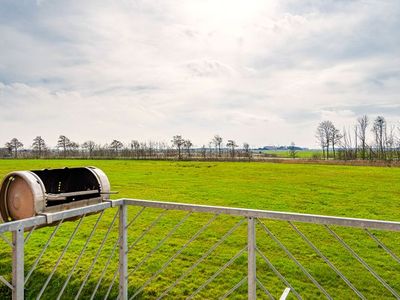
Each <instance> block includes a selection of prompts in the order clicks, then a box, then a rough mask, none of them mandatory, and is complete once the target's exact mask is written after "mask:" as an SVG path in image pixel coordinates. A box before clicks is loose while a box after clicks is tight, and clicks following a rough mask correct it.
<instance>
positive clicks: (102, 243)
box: [75, 210, 119, 300]
mask: <svg viewBox="0 0 400 300" xmlns="http://www.w3.org/2000/svg"><path fill="white" fill-rule="evenodd" d="M118 212H119V211H118V210H116V212H115V214H114V217H113V219H112V221H111V223H110V225H109V227H108V229H107V232H106V234H105V235H104V238H103V240H102V241H101V244H100V246H99V248H98V249H97V251H96V254H95V256H94V258H93V261H92V263H91V264H90V267H89V270H88V271H87V273H86V275H85V278H84V280H83V282H82V283H81V286H80V287H79V290H78V293H77V294H76V296H75V300H76V299H78V298H79V296H80V294H81V292H82V290H83V288H84V286H85V284H86V281H87V280H88V278H89V276H90V274H91V273H92V270H93V268H94V265H95V264H96V262H97V259H98V257H99V255H100V253H101V250H102V249H103V247H104V244H105V242H106V240H107V238H108V236H109V234H110V232H111V229H112V228H113V226H114V223H115V220H116V219H117V215H118Z"/></svg>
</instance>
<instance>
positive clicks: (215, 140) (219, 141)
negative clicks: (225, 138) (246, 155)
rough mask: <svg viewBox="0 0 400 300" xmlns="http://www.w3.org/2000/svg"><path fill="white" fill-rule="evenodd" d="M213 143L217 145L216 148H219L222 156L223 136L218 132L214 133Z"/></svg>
mask: <svg viewBox="0 0 400 300" xmlns="http://www.w3.org/2000/svg"><path fill="white" fill-rule="evenodd" d="M212 141H213V143H214V145H215V149H218V156H219V157H221V144H222V137H220V136H219V135H218V134H216V135H214V138H213V140H212Z"/></svg>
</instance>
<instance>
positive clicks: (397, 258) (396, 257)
mask: <svg viewBox="0 0 400 300" xmlns="http://www.w3.org/2000/svg"><path fill="white" fill-rule="evenodd" d="M365 231H366V232H367V233H368V235H369V237H370V238H372V239H373V240H374V241H375V242H377V243H378V245H379V246H381V247H382V248H383V249H384V250H385V251H386V252H387V253H388V254H389V255H390V256H391V257H392V258H393V259H394V260H395V261H397V262H398V263H399V264H400V258H399V257H398V256H397V255H396V254H394V253H393V252H392V251H391V250H390V249H389V248H388V247H387V246H386V245H385V244H384V243H382V242H381V241H380V240H379V239H378V238H377V237H376V236H375V235H374V234H372V233H371V232H370V231H369V230H368V229H367V228H365Z"/></svg>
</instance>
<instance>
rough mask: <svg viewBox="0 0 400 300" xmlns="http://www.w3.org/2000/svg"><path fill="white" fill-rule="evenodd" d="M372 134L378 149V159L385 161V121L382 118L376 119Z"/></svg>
mask: <svg viewBox="0 0 400 300" xmlns="http://www.w3.org/2000/svg"><path fill="white" fill-rule="evenodd" d="M372 132H373V133H374V136H375V142H376V145H377V148H378V158H380V159H385V148H384V147H385V137H386V120H385V118H384V117H382V116H378V117H376V119H375V121H374V126H373V128H372Z"/></svg>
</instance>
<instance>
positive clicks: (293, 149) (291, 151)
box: [289, 142, 297, 159]
mask: <svg viewBox="0 0 400 300" xmlns="http://www.w3.org/2000/svg"><path fill="white" fill-rule="evenodd" d="M289 156H290V157H291V158H293V159H295V158H296V156H297V149H296V144H295V143H294V142H291V143H290V146H289Z"/></svg>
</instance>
